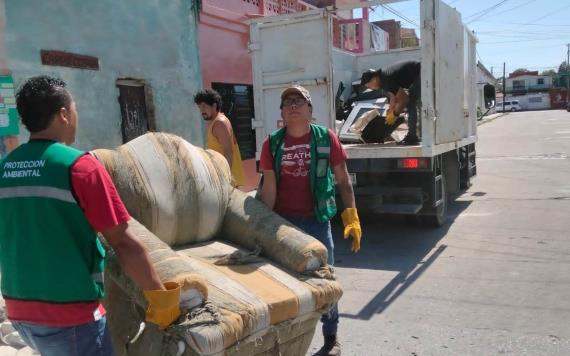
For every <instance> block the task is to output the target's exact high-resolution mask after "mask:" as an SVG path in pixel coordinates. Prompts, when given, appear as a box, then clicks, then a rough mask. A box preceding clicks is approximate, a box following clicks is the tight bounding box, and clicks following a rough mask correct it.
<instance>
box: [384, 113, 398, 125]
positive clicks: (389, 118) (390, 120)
mask: <svg viewBox="0 0 570 356" xmlns="http://www.w3.org/2000/svg"><path fill="white" fill-rule="evenodd" d="M397 118H398V116H397V115H394V112H393V111H388V113H387V114H386V125H390V126H391V125H394V123H395V122H396V119H397Z"/></svg>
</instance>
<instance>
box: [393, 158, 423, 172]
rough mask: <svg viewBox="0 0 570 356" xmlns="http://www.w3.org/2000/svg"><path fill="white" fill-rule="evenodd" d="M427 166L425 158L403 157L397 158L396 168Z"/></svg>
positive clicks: (420, 167) (421, 167)
mask: <svg viewBox="0 0 570 356" xmlns="http://www.w3.org/2000/svg"><path fill="white" fill-rule="evenodd" d="M427 166H428V162H427V159H425V158H404V159H399V160H398V168H401V169H425V168H427Z"/></svg>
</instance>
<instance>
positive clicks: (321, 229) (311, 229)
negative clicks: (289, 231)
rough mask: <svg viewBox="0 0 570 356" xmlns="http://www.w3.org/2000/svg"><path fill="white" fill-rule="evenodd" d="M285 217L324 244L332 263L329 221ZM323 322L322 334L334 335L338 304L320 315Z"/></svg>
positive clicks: (332, 248)
mask: <svg viewBox="0 0 570 356" xmlns="http://www.w3.org/2000/svg"><path fill="white" fill-rule="evenodd" d="M285 219H287V220H289V222H290V223H291V224H293V225H295V226H297V227H298V228H299V229H301V230H303V231H304V232H305V233H307V234H308V235H311V236H313V237H314V238H315V239H317V240H319V241H320V242H322V243H323V245H325V247H326V248H327V251H328V256H327V259H328V261H327V262H328V264H329V265H331V266H332V265H334V242H333V237H332V231H331V223H330V222H329V221H327V222H319V221H317V220H316V219H315V218H313V217H292V216H285ZM321 322H322V323H323V335H324V336H331V335H336V332H337V329H338V305H337V304H335V305H334V306H333V307H332V308H331V310H329V312H328V313H326V314H323V315H322V316H321Z"/></svg>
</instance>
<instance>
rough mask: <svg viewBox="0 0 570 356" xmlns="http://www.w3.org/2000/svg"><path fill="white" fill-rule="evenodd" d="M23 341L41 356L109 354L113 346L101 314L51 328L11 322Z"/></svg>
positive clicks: (105, 355)
mask: <svg viewBox="0 0 570 356" xmlns="http://www.w3.org/2000/svg"><path fill="white" fill-rule="evenodd" d="M12 325H13V326H14V328H15V329H16V330H17V331H18V333H19V334H20V336H21V337H22V339H23V340H24V342H25V343H26V344H27V345H28V346H29V347H31V348H32V349H34V350H36V351H38V352H40V353H41V354H42V356H112V355H113V345H112V344H111V335H110V334H109V329H108V328H107V319H106V318H105V317H104V318H102V319H100V320H98V321H94V322H91V323H87V324H83V325H78V326H71V327H54V326H44V325H38V324H30V323H24V322H19V321H12Z"/></svg>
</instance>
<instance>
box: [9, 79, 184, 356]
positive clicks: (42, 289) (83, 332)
mask: <svg viewBox="0 0 570 356" xmlns="http://www.w3.org/2000/svg"><path fill="white" fill-rule="evenodd" d="M16 98H17V109H18V113H19V114H20V117H21V119H22V123H23V124H24V125H25V126H26V128H27V129H28V131H30V141H29V142H28V143H26V144H24V145H22V146H20V147H18V148H17V149H16V150H14V151H12V152H11V153H10V154H9V155H8V156H7V157H5V158H4V159H3V160H2V161H0V212H2V214H0V219H2V221H0V256H1V258H2V260H1V261H0V263H1V268H2V294H3V295H4V299H5V301H6V311H7V316H8V319H10V320H11V321H12V323H13V325H14V327H15V328H16V330H17V331H18V332H19V333H20V335H21V336H22V338H23V339H24V341H25V342H26V343H27V344H28V345H29V346H30V347H32V348H33V349H35V350H37V351H39V352H40V353H41V354H42V355H44V356H46V355H47V356H52V355H53V356H67V355H77V356H85V355H112V354H113V350H112V345H111V338H110V335H109V332H108V328H107V325H106V317H105V309H104V308H103V305H102V304H101V302H100V298H101V297H102V296H103V281H102V272H103V271H102V268H103V260H102V255H104V251H102V247H101V245H100V242H99V241H98V240H97V235H96V232H100V233H101V234H103V236H104V237H105V240H106V241H107V243H108V244H109V245H110V246H111V247H112V248H113V250H114V251H115V253H116V254H117V256H118V259H119V262H120V263H121V266H122V268H123V269H124V271H125V272H126V273H127V274H128V275H129V276H130V277H131V278H132V279H133V281H134V282H135V283H136V284H137V285H138V286H139V287H140V288H142V289H143V290H144V291H145V296H147V300H148V301H149V309H148V310H147V321H150V322H153V323H155V324H158V325H159V326H160V327H166V326H167V325H168V324H170V323H171V322H173V321H174V320H175V319H176V318H177V317H178V316H179V313H180V309H179V306H178V304H177V303H178V298H179V297H175V298H171V299H173V300H175V301H176V304H174V303H172V304H173V305H169V306H164V305H159V303H157V299H158V300H164V298H165V297H167V296H172V295H173V294H174V295H178V296H179V295H180V287H179V286H172V288H171V289H170V290H167V289H168V288H165V286H163V284H162V282H161V281H160V279H159V277H158V275H157V273H156V271H155V270H154V268H153V266H152V265H151V262H150V259H149V256H148V253H147V251H146V250H145V248H144V246H143V245H142V244H141V243H140V242H139V241H138V240H137V239H136V237H135V236H134V235H133V233H132V232H131V231H130V230H129V228H128V224H127V222H128V220H129V219H130V216H129V213H128V212H127V210H126V208H125V206H124V205H123V203H122V201H121V199H120V197H119V195H118V193H117V190H116V188H115V186H114V185H113V182H112V181H111V178H110V176H109V174H108V173H107V171H106V170H105V168H104V167H103V165H102V164H101V163H99V161H97V160H96V159H95V158H94V157H93V156H91V155H90V154H85V153H82V152H81V151H78V150H75V149H73V148H71V147H69V146H68V145H70V144H72V143H73V142H74V141H75V135H76V128H77V121H78V115H77V110H76V105H75V101H74V99H73V97H72V96H71V94H70V93H69V92H68V91H67V89H66V88H65V83H64V82H63V81H62V80H59V79H55V78H51V77H46V76H41V77H35V78H31V79H30V80H28V81H27V82H26V83H25V84H24V85H23V86H22V88H21V89H20V90H19V92H18V93H17V96H16ZM74 157H76V158H74ZM61 177H69V182H66V181H65V179H61ZM15 207H18V208H19V209H16V208H15ZM63 212H67V213H69V215H67V214H64V213H63ZM46 216H49V218H48V219H46V218H45V217H46ZM22 222H24V223H22ZM14 251H15V252H14ZM42 251H44V252H43V253H42ZM62 251H64V252H62ZM68 252H71V253H68ZM16 255H17V256H18V257H14V256H16ZM70 261H74V262H70ZM30 266H32V267H30ZM37 266H42V268H37ZM65 268H67V269H65ZM62 272H63V273H62ZM39 274H41V275H42V276H43V277H45V279H49V282H47V283H46V282H45V281H40V280H37V279H36V280H34V279H35V278H34V276H36V275H39ZM30 276H31V278H29V277H30ZM30 279H31V280H30ZM82 297H83V298H82Z"/></svg>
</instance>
